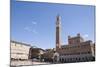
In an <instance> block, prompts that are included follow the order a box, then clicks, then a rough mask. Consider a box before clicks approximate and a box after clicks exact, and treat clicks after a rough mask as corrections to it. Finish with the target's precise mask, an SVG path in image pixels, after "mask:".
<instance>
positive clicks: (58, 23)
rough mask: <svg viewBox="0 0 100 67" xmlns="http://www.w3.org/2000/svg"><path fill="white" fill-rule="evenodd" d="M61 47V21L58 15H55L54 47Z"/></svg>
mask: <svg viewBox="0 0 100 67" xmlns="http://www.w3.org/2000/svg"><path fill="white" fill-rule="evenodd" d="M59 48H61V21H60V16H59V15H58V16H57V17H56V49H59Z"/></svg>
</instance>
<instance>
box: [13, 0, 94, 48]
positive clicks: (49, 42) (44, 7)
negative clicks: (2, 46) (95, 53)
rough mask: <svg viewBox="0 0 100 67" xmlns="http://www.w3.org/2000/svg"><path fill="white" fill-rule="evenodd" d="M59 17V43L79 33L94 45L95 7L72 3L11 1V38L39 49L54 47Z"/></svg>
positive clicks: (65, 42)
mask: <svg viewBox="0 0 100 67" xmlns="http://www.w3.org/2000/svg"><path fill="white" fill-rule="evenodd" d="M57 14H59V15H60V16H61V40H62V44H67V39H68V38H67V37H68V35H71V36H76V35H77V33H80V34H81V35H82V36H83V37H84V38H85V39H86V40H88V39H89V40H92V41H93V42H94V38H95V37H94V33H95V7H94V6H89V5H88V6H86V5H73V4H51V3H41V2H40V3H39V2H19V1H12V2H11V39H12V40H15V41H20V42H25V43H29V44H32V45H33V46H34V45H35V46H37V47H40V48H44V49H46V48H54V47H55V23H56V16H57Z"/></svg>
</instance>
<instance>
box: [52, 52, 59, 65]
mask: <svg viewBox="0 0 100 67" xmlns="http://www.w3.org/2000/svg"><path fill="white" fill-rule="evenodd" d="M58 62H59V53H57V52H55V53H54V54H53V63H58Z"/></svg>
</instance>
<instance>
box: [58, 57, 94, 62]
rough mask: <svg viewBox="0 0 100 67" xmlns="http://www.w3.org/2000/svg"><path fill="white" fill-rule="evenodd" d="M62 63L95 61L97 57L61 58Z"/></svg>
mask: <svg viewBox="0 0 100 67" xmlns="http://www.w3.org/2000/svg"><path fill="white" fill-rule="evenodd" d="M59 61H60V62H61V63H69V62H87V61H95V57H81V58H80V57H76V58H60V59H59Z"/></svg>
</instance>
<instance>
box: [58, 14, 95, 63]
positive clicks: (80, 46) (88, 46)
mask: <svg viewBox="0 0 100 67" xmlns="http://www.w3.org/2000/svg"><path fill="white" fill-rule="evenodd" d="M60 28H61V17H60V16H59V15H58V16H57V17H56V52H58V53H59V55H60V56H59V61H60V62H63V63H64V62H80V61H81V62H82V61H94V60H95V44H94V43H93V42H92V41H91V40H88V41H85V40H84V39H83V38H82V36H81V35H80V33H78V34H77V36H75V37H71V36H68V44H66V45H61V39H60V38H61V35H60V33H61V29H60Z"/></svg>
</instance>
